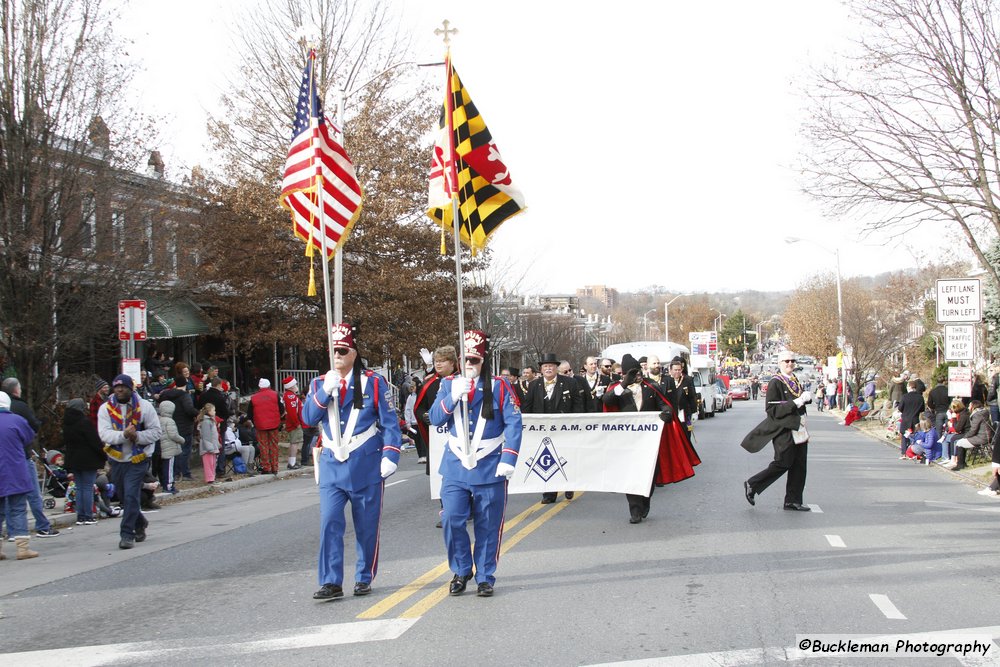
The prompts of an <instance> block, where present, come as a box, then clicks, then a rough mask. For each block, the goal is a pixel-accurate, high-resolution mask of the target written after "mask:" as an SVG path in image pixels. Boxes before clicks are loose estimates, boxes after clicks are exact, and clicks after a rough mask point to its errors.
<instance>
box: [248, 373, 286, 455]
mask: <svg viewBox="0 0 1000 667" xmlns="http://www.w3.org/2000/svg"><path fill="white" fill-rule="evenodd" d="M257 387H258V390H257V393H255V394H254V395H253V396H251V397H250V404H249V405H248V406H247V418H248V419H250V420H252V421H253V425H254V428H256V429H257V442H258V443H260V466H261V472H263V473H264V474H265V475H277V474H278V428H279V427H280V426H281V418H282V413H283V412H284V410H285V406H284V405H282V403H281V397H280V396H278V393H277V392H276V391H274V390H273V389H271V382H270V381H269V380H267V379H266V378H261V379H260V381H259V382H258V383H257Z"/></svg>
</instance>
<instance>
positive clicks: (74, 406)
mask: <svg viewBox="0 0 1000 667" xmlns="http://www.w3.org/2000/svg"><path fill="white" fill-rule="evenodd" d="M66 409H67V410H79V411H80V412H86V411H87V403H86V402H85V401H84V400H83V399H82V398H71V399H70V400H69V401H67V402H66Z"/></svg>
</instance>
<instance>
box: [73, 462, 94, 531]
mask: <svg viewBox="0 0 1000 667" xmlns="http://www.w3.org/2000/svg"><path fill="white" fill-rule="evenodd" d="M73 478H74V480H75V481H76V520H77V521H93V520H94V482H96V481H97V471H96V470H76V471H74V472H73Z"/></svg>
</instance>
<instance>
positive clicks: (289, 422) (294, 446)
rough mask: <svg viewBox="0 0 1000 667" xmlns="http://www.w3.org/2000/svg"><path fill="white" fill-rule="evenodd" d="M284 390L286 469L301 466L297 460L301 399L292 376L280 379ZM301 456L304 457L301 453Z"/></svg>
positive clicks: (300, 426)
mask: <svg viewBox="0 0 1000 667" xmlns="http://www.w3.org/2000/svg"><path fill="white" fill-rule="evenodd" d="M281 386H282V387H283V388H284V390H285V391H284V392H283V393H282V394H281V402H282V404H283V405H284V410H285V434H286V435H287V436H288V469H289V470H298V469H299V468H301V467H302V463H301V462H300V461H299V459H298V456H299V450H301V449H302V400H301V398H300V397H299V383H298V382H297V381H296V379H295V378H294V377H292V376H290V375H289V376H288V377H286V378H285V379H284V380H282V381H281ZM302 458H305V454H304V453H303V455H302Z"/></svg>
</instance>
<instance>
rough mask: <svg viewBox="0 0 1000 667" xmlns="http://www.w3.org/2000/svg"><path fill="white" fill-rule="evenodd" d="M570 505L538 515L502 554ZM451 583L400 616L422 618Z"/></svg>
mask: <svg viewBox="0 0 1000 667" xmlns="http://www.w3.org/2000/svg"><path fill="white" fill-rule="evenodd" d="M582 495H583V493H582V492H577V494H576V497H577V498H579V497H580V496H582ZM540 506H541V505H539V507H540ZM569 506H570V503H569V502H565V503H559V504H558V505H554V506H553V507H552V508H550V509H549V511H547V512H545V513H544V514H542V515H541V516H540V517H538V518H537V519H535V520H534V521H532V522H531V523H529V524H528V525H527V526H525V527H524V528H522V529H521V530H520V531H518V533H517V534H516V535H514V536H513V537H511V538H510V539H506V540H504V541H503V545H501V547H500V554H501V555H503V554H505V553H507V552H508V551H510V550H511V549H512V548H514V545H515V544H517V543H518V542H520V541H521V540H523V539H524V538H525V537H527V536H528V535H530V534H531V533H533V532H535V531H536V530H537V529H538V528H539V527H540V526H541V525H542V524H543V523H545V522H546V521H548V520H549V519H551V518H552V517H554V516H555V515H556V514H559V512H562V511H563V510H564V509H566V508H567V507H569ZM529 509H531V508H529ZM528 514H529V513H528V512H522V513H521V514H520V515H519V516H518V517H517V518H518V519H522V518H524V517H525V516H527V515H528ZM504 532H506V526H505V527H504ZM450 585H451V582H449V583H446V584H445V585H443V586H440V587H438V588H436V589H434V590H433V591H431V592H430V593H428V594H427V595H425V596H424V597H423V599H422V600H420V602H417V603H416V604H415V605H413V606H412V607H410V608H409V609H407V610H406V611H404V612H403V613H402V614H400V615H399V618H420V617H421V616H423V615H424V614H426V613H427V612H428V611H430V610H431V608H432V607H434V605H436V604H438V603H439V602H441V600H444V599H445V598H446V597H448V587H449V586H450Z"/></svg>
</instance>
